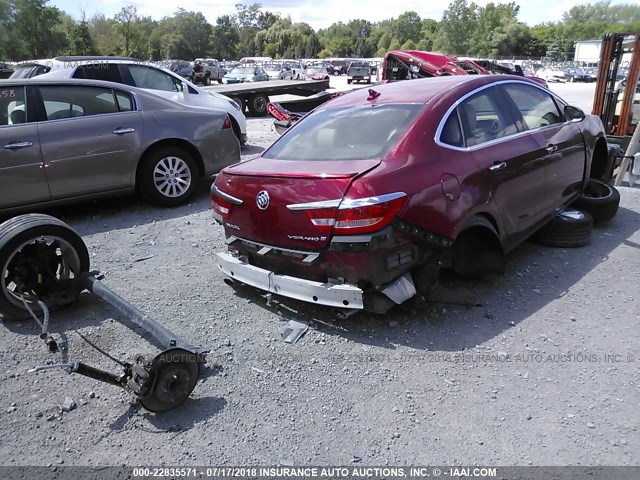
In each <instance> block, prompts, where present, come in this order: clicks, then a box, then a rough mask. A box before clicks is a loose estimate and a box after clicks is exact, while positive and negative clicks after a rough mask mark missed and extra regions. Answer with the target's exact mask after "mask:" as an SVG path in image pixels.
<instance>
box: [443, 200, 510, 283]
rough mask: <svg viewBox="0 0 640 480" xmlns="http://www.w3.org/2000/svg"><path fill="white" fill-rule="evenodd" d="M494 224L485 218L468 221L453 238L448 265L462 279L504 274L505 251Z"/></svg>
mask: <svg viewBox="0 0 640 480" xmlns="http://www.w3.org/2000/svg"><path fill="white" fill-rule="evenodd" d="M498 232H499V229H498V225H497V222H496V220H495V219H494V218H493V217H492V216H491V215H488V214H485V213H478V214H476V215H474V216H473V217H471V218H470V219H469V220H467V222H465V224H464V226H463V227H462V228H461V229H460V232H459V233H458V235H457V236H456V239H455V241H454V242H453V246H452V247H451V258H450V261H449V262H447V263H449V266H450V268H452V269H453V270H454V271H455V272H456V273H458V274H460V275H465V276H473V277H478V276H483V275H486V274H499V273H502V272H503V271H504V256H505V252H504V248H503V245H502V242H501V241H500V235H499V233H498Z"/></svg>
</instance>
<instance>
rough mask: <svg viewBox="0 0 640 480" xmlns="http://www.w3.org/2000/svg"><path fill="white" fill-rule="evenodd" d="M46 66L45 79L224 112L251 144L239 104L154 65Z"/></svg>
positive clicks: (95, 60)
mask: <svg viewBox="0 0 640 480" xmlns="http://www.w3.org/2000/svg"><path fill="white" fill-rule="evenodd" d="M38 62H39V63H41V62H43V60H38ZM44 64H45V65H46V66H47V67H50V71H49V72H48V73H45V74H43V75H41V76H42V77H43V78H51V79H56V78H58V79H63V78H80V79H93V80H107V81H110V82H116V83H124V84H126V85H132V86H134V87H138V88H143V89H145V90H150V91H152V93H155V94H156V95H160V96H162V97H164V98H168V99H169V100H173V101H175V102H179V103H184V104H186V105H190V106H196V107H204V108H211V109H214V110H223V111H225V112H227V113H228V114H229V115H230V117H231V122H232V128H233V132H234V133H235V134H236V137H238V140H240V143H241V144H245V143H246V141H247V119H246V117H245V116H244V113H242V111H241V110H240V108H239V106H238V104H237V103H236V102H234V101H233V100H231V99H230V98H229V97H226V96H224V95H221V94H219V93H215V92H211V91H208V90H205V89H203V88H201V87H198V86H196V85H194V84H193V83H191V82H190V81H188V80H186V79H184V78H182V77H181V76H179V75H177V74H175V73H173V72H171V71H169V70H167V69H166V68H162V67H159V66H158V65H154V64H152V63H151V62H147V61H144V60H136V59H134V58H123V57H56V58H54V59H51V60H46V61H44ZM185 87H186V90H185Z"/></svg>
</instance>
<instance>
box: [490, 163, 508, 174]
mask: <svg viewBox="0 0 640 480" xmlns="http://www.w3.org/2000/svg"><path fill="white" fill-rule="evenodd" d="M505 168H507V162H500V163H494V164H493V165H491V166H490V167H489V170H491V171H492V172H499V171H501V170H504V169H505Z"/></svg>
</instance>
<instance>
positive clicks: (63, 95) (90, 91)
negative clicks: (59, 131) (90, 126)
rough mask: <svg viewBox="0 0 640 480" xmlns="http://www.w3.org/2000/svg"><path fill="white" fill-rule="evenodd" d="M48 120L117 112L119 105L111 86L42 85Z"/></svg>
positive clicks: (40, 88)
mask: <svg viewBox="0 0 640 480" xmlns="http://www.w3.org/2000/svg"><path fill="white" fill-rule="evenodd" d="M39 90H40V95H41V97H42V101H43V103H44V108H45V110H46V114H47V120H60V119H63V118H72V117H83V116H89V115H100V114H106V113H116V112H117V111H118V105H117V103H116V99H115V97H114V95H113V90H111V89H110V88H101V87H90V86H86V85H41V86H40V87H39Z"/></svg>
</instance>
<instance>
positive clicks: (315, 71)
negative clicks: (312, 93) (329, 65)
mask: <svg viewBox="0 0 640 480" xmlns="http://www.w3.org/2000/svg"><path fill="white" fill-rule="evenodd" d="M307 73H309V74H312V73H327V69H326V68H319V67H318V68H309V69H307Z"/></svg>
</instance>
